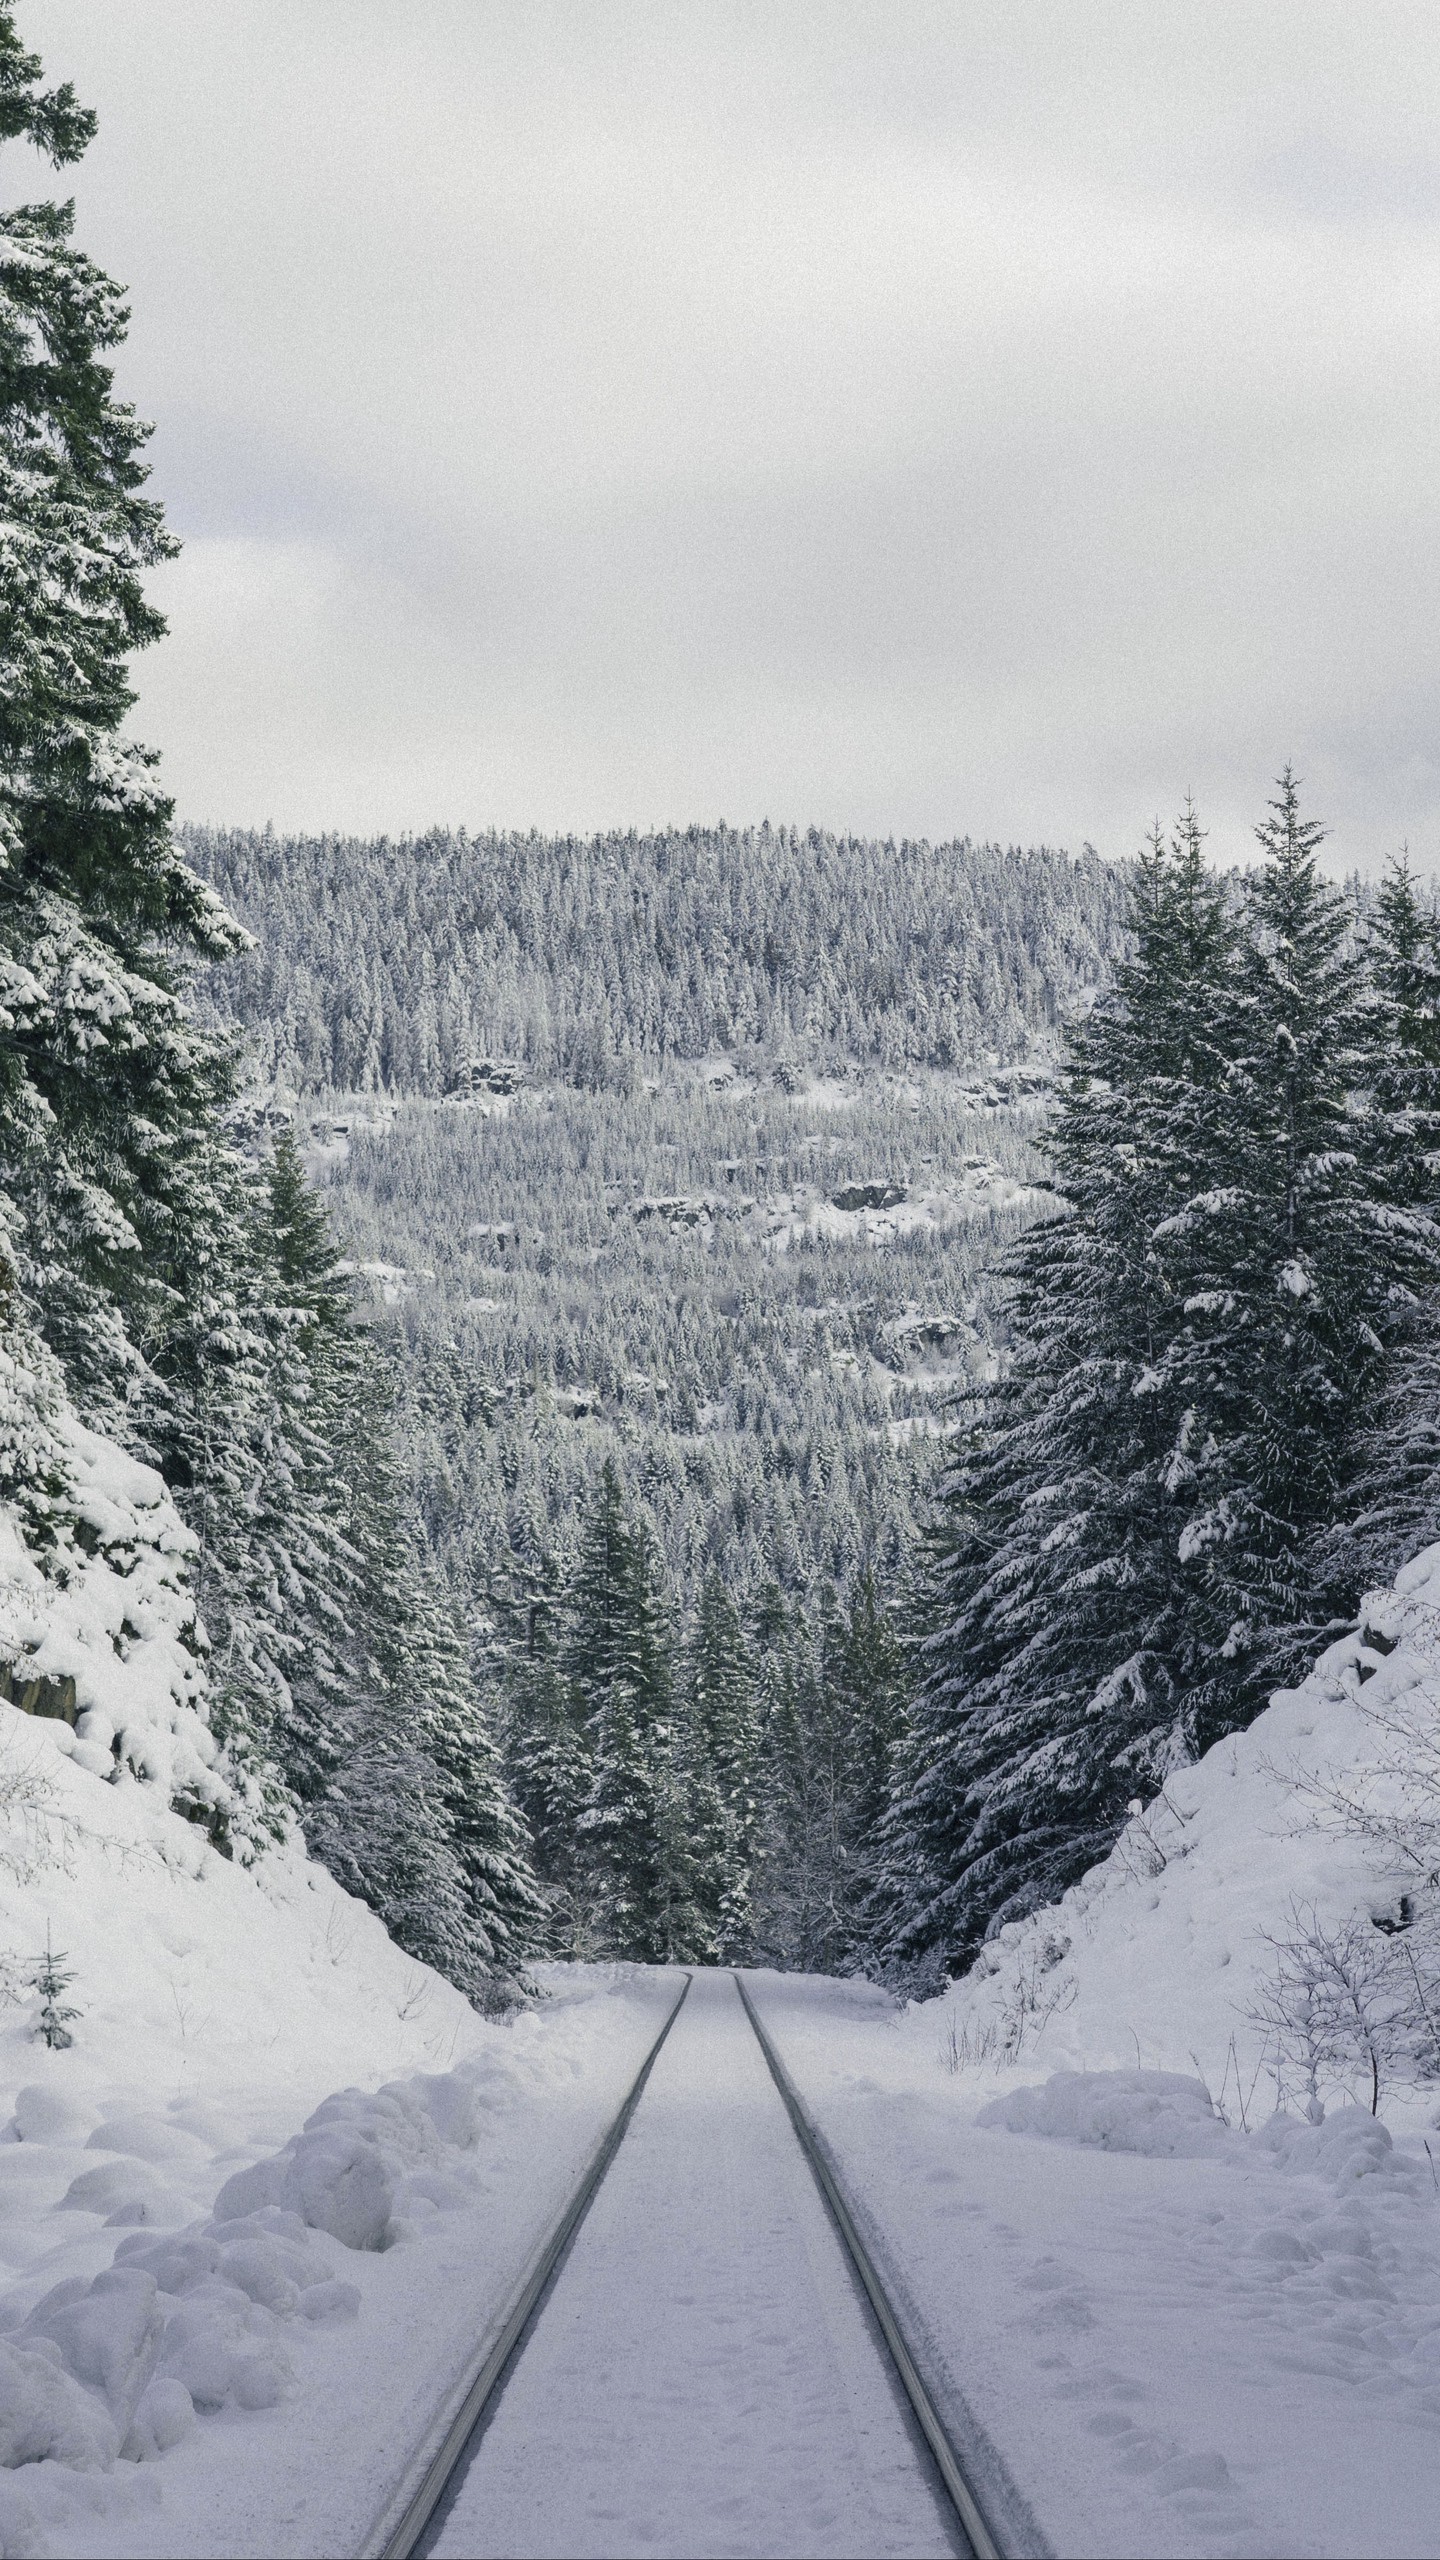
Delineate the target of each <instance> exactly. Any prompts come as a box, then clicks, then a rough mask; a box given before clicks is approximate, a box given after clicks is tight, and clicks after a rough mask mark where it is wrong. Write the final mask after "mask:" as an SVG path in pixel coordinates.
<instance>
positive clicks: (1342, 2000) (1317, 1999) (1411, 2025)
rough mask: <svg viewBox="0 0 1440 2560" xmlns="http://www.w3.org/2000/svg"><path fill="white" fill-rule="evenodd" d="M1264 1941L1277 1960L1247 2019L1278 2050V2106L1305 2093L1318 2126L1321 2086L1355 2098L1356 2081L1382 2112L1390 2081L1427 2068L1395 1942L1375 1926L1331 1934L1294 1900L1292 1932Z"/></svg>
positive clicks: (1412, 1973)
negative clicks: (1337, 2088) (1338, 2089)
mask: <svg viewBox="0 0 1440 2560" xmlns="http://www.w3.org/2000/svg"><path fill="white" fill-rule="evenodd" d="M1263 1934H1264V1937H1265V1941H1266V1944H1267V1945H1268V1946H1269V1947H1270V1949H1271V1950H1272V1953H1273V1955H1274V1959H1275V1961H1274V1966H1273V1969H1272V1971H1271V1973H1270V1976H1269V1978H1268V1980H1266V1981H1264V1982H1262V1983H1261V1984H1260V1985H1259V1987H1258V1989H1257V1992H1256V1996H1255V2000H1254V2003H1253V2005H1252V2007H1251V2009H1250V2011H1249V2016H1250V2019H1251V2022H1252V2024H1254V2025H1255V2026H1257V2027H1259V2028H1260V2029H1261V2030H1262V2031H1263V2033H1264V2034H1265V2036H1266V2038H1267V2039H1268V2041H1269V2043H1270V2045H1271V2047H1272V2050H1273V2052H1274V2055H1275V2070H1276V2080H1277V2084H1278V2087H1279V2091H1280V2096H1281V2099H1282V2102H1283V2100H1284V2099H1285V2098H1286V2097H1287V2096H1290V2095H1299V2096H1300V2097H1302V2099H1303V2103H1304V2110H1305V2113H1306V2115H1307V2116H1308V2117H1309V2118H1310V2121H1311V2123H1312V2124H1319V2123H1320V2122H1321V2121H1322V2120H1323V2118H1324V2114H1325V2103H1324V2099H1323V2097H1322V2095H1321V2091H1322V2088H1324V2087H1330V2088H1334V2087H1337V2086H1338V2087H1340V2088H1342V2089H1344V2090H1345V2091H1346V2093H1347V2094H1348V2095H1353V2094H1354V2092H1355V2084H1356V2083H1357V2081H1359V2082H1361V2083H1363V2084H1364V2085H1365V2088H1366V2094H1367V2095H1368V2097H1369V2101H1370V2112H1371V2114H1372V2115H1378V2113H1379V2111H1380V2099H1381V2095H1382V2093H1383V2092H1384V2090H1385V2089H1386V2088H1387V2087H1388V2086H1389V2085H1390V2083H1391V2082H1392V2081H1395V2080H1397V2079H1413V2078H1415V2077H1417V2076H1419V2075H1420V2073H1422V2072H1423V2070H1424V2068H1425V2062H1426V2058H1427V2057H1426V2052H1425V2047H1426V2044H1427V2042H1428V2041H1429V2039H1428V2035H1427V2033H1426V2012H1425V2007H1424V2003H1423V2000H1422V2001H1421V2002H1419V2003H1418V2004H1417V1999H1416V1985H1417V1984H1418V1983H1419V1981H1420V1979H1421V1977H1420V1975H1419V1971H1418V1968H1416V1967H1415V1966H1414V1964H1413V1958H1412V1961H1411V1963H1410V1964H1409V1965H1408V1966H1407V1963H1406V1960H1405V1957H1404V1956H1403V1955H1402V1954H1400V1953H1399V1952H1398V1951H1397V1944H1396V1941H1395V1939H1394V1938H1393V1937H1387V1936H1386V1935H1385V1934H1384V1933H1383V1932H1382V1931H1380V1930H1379V1929H1377V1928H1376V1926H1375V1924H1374V1922H1373V1921H1371V1920H1369V1919H1359V1918H1357V1919H1352V1920H1345V1921H1342V1922H1341V1923H1340V1924H1339V1926H1338V1927H1335V1928H1327V1927H1326V1925H1325V1923H1324V1922H1323V1921H1322V1920H1321V1918H1320V1916H1319V1914H1318V1912H1317V1911H1316V1910H1315V1909H1314V1907H1313V1906H1306V1905H1303V1904H1300V1903H1295V1902H1292V1903H1291V1905H1290V1928H1289V1930H1288V1931H1287V1932H1286V1933H1285V1934H1284V1935H1280V1936H1271V1934H1270V1932H1269V1931H1268V1930H1266V1931H1265V1932H1264V1933H1263ZM1412 1977H1413V1978H1412ZM1287 2076H1288V2081H1289V2085H1288V2087H1287ZM1297 2083H1298V2087H1297Z"/></svg>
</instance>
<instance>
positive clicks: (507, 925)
mask: <svg viewBox="0 0 1440 2560" xmlns="http://www.w3.org/2000/svg"><path fill="white" fill-rule="evenodd" d="M184 841H185V849H186V851H187V853H188V855H189V857H190V859H191V861H192V862H193V863H194V864H195V866H196V868H197V869H198V870H200V871H201V872H202V873H203V874H204V875H205V877H206V878H207V879H209V880H210V881H211V882H213V884H214V886H215V888H216V889H217V890H218V891H219V893H220V895H221V897H222V898H223V899H224V901H225V903H226V905H227V906H228V907H229V908H230V909H231V910H232V912H233V913H235V914H236V915H238V916H239V917H240V918H241V919H242V921H243V922H244V923H245V924H246V925H248V927H249V928H250V930H251V932H252V933H254V934H255V935H256V937H257V939H258V943H259V948H258V950H257V951H256V952H254V953H253V954H249V955H246V956H244V957H241V958H230V959H226V960H223V961H222V962H221V963H220V964H219V966H218V968H217V970H216V972H215V979H214V995H215V1001H216V1003H217V1006H218V1009H219V1010H220V1011H221V1013H222V1014H223V1015H224V1016H225V1017H226V1018H227V1019H228V1020H230V1021H232V1022H234V1023H236V1024H238V1025H239V1026H240V1027H241V1028H242V1029H243V1031H244V1033H245V1035H246V1040H247V1044H248V1046H249V1047H250V1049H251V1051H252V1053H253V1054H254V1056H255V1058H256V1061H257V1064H258V1065H259V1067H260V1069H261V1071H262V1072H267V1073H270V1074H273V1075H275V1076H277V1077H278V1078H280V1079H281V1080H282V1081H283V1082H286V1083H290V1084H294V1085H296V1086H298V1087H300V1088H301V1089H308V1090H316V1089H323V1088H325V1087H339V1088H342V1089H345V1090H350V1091H355V1090H360V1091H378V1090H387V1091H391V1092H404V1093H432V1094H433V1093H443V1092H445V1091H446V1090H448V1089H453V1088H454V1087H455V1085H456V1084H457V1083H463V1082H464V1080H465V1078H466V1076H467V1075H468V1074H469V1073H470V1071H471V1069H472V1068H473V1065H474V1063H475V1062H476V1061H477V1060H483V1059H493V1058H509V1059H518V1060H523V1061H524V1063H525V1065H526V1067H527V1068H528V1070H529V1071H530V1072H531V1073H534V1074H538V1075H542V1076H560V1077H564V1078H566V1079H567V1080H568V1081H570V1082H571V1083H573V1084H575V1085H578V1086H581V1087H583V1088H587V1089H589V1090H592V1091H600V1090H603V1089H605V1088H606V1087H608V1086H618V1087H620V1088H622V1089H623V1087H624V1086H626V1085H627V1084H628V1083H629V1082H631V1081H632V1080H633V1078H634V1076H635V1074H636V1072H637V1064H638V1062H639V1061H641V1060H643V1059H646V1058H652V1059H653V1058H658V1057H667V1056H668V1057H675V1058H699V1057H706V1056H709V1055H711V1054H713V1053H715V1052H718V1051H722V1050H734V1049H743V1048H746V1047H748V1046H750V1045H752V1044H763V1045H764V1046H765V1048H766V1049H767V1050H768V1051H769V1052H770V1054H771V1055H772V1056H773V1057H774V1058H776V1059H777V1060H780V1061H783V1060H784V1059H785V1057H787V1056H790V1055H793V1056H795V1057H796V1058H797V1059H805V1060H813V1059H816V1058H821V1057H823V1056H824V1055H825V1054H826V1053H827V1052H834V1053H836V1054H837V1055H843V1056H844V1057H846V1058H849V1059H871V1060H874V1061H875V1062H876V1063H877V1064H879V1065H881V1066H885V1067H890V1068H896V1069H899V1068H904V1067H905V1066H907V1065H912V1064H915V1065H918V1064H925V1065H931V1066H940V1067H948V1066H956V1065H961V1064H965V1063H968V1062H969V1061H971V1060H974V1059H978V1058H980V1057H983V1056H985V1055H986V1054H990V1055H994V1056H998V1057H1000V1058H1002V1059H1003V1058H1006V1057H1012V1056H1015V1055H1017V1054H1019V1053H1020V1052H1022V1051H1023V1050H1024V1049H1026V1048H1027V1047H1029V1046H1030V1045H1031V1044H1032V1042H1033V1041H1034V1040H1035V1039H1036V1037H1037V1036H1043V1035H1044V1034H1045V1033H1046V1032H1048V1031H1049V1030H1051V1029H1052V1028H1053V1027H1054V1026H1055V1025H1056V1024H1057V1022H1058V1021H1059V1020H1060V1019H1061V1018H1062V1017H1063V1015H1064V1013H1065V1011H1066V1009H1067V1007H1068V1006H1069V1005H1070V1004H1071V1003H1072V1002H1073V1000H1074V998H1075V997H1076V996H1077V994H1078V993H1079V992H1080V991H1081V990H1082V989H1085V988H1090V987H1097V986H1099V985H1101V984H1102V983H1104V982H1105V981H1106V980H1107V979H1108V977H1109V975H1110V970H1111V966H1112V963H1113V962H1114V961H1115V959H1116V958H1117V957H1118V955H1119V953H1120V950H1121V948H1122V945H1123V940H1124V929H1123V921H1122V918H1123V909H1124V895H1125V874H1124V872H1123V871H1122V870H1120V869H1117V868H1116V867H1114V866H1113V865H1110V864H1108V863H1105V862H1102V861H1101V859H1100V858H1099V856H1098V855H1097V854H1094V853H1092V852H1090V851H1089V850H1088V849H1087V851H1086V852H1084V853H1083V854H1081V855H1078V856H1072V855H1070V854H1067V853H1060V852H1052V851H1049V850H1046V849H1040V850H1030V851H1021V850H1018V849H1015V848H1012V849H1010V850H1008V851H1007V850H1005V849H1003V848H1001V847H1000V846H998V845H977V844H972V843H970V842H969V841H968V839H966V840H962V841H960V842H958V843H954V844H944V845H931V844H926V843H916V844H912V843H909V842H905V843H900V844H895V843H893V842H888V841H887V842H885V843H883V844H882V843H875V842H870V841H866V840H863V839H860V838H856V837H835V836H831V835H824V834H821V833H819V832H818V831H816V830H815V829H813V828H812V829H811V830H809V831H808V832H807V833H806V834H804V835H802V834H801V833H800V832H799V831H798V830H797V829H795V828H785V827H781V828H778V829H776V828H772V827H770V826H769V825H768V824H767V825H765V826H763V827H759V828H747V829H746V830H745V831H744V832H743V833H742V832H736V831H734V830H732V829H730V828H728V827H715V828H700V827H690V828H686V829H685V830H684V831H683V832H680V831H677V832H674V833H667V834H662V835H637V834H633V833H632V834H627V835H610V836H592V837H588V838H586V839H583V840H582V839H580V838H578V837H574V836H564V837H553V836H540V835H535V834H530V835H496V834H488V835H476V836H471V835H467V834H466V832H465V831H464V829H463V828H462V829H460V830H459V831H458V832H456V833H454V834H450V833H448V832H443V833H442V832H437V833H433V834H430V835H424V836H416V837H403V838H401V839H399V840H395V839H392V838H388V837H378V838H373V839H370V840H368V841H360V840H357V839H355V838H353V837H343V836H338V835H327V836H318V837H316V836H311V837H281V836H277V835H275V834H274V833H272V832H271V831H270V830H269V829H267V830H266V831H265V832H264V833H263V834H256V833H240V832H228V833H227V832H222V831H219V830H212V829H208V828H191V829H188V830H187V831H186V833H185V838H184Z"/></svg>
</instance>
